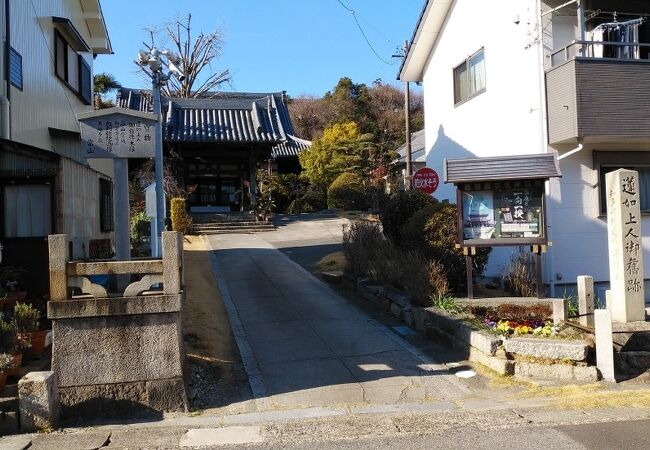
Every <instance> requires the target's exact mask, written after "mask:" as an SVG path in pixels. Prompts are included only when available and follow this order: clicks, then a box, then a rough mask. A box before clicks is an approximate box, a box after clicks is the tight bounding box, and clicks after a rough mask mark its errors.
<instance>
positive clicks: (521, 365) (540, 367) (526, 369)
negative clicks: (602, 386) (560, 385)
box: [514, 362, 598, 382]
mask: <svg viewBox="0 0 650 450" xmlns="http://www.w3.org/2000/svg"><path fill="white" fill-rule="evenodd" d="M514 375H515V376H516V377H520V378H538V379H554V380H575V381H582V382H595V381H598V370H597V369H596V368H595V367H587V366H571V365H569V364H548V365H547V364H535V363H527V362H517V363H516V364H515V370H514Z"/></svg>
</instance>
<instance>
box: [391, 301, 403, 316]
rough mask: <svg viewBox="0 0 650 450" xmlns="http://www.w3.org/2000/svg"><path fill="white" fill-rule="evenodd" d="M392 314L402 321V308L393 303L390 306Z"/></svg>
mask: <svg viewBox="0 0 650 450" xmlns="http://www.w3.org/2000/svg"><path fill="white" fill-rule="evenodd" d="M390 313H391V314H392V315H393V317H395V318H397V319H400V318H401V317H402V308H401V307H400V306H399V305H398V304H397V303H392V304H391V305H390Z"/></svg>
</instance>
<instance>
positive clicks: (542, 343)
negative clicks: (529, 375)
mask: <svg viewBox="0 0 650 450" xmlns="http://www.w3.org/2000/svg"><path fill="white" fill-rule="evenodd" d="M505 350H506V352H507V353H516V354H517V355H525V356H530V357H533V358H548V359H565V360H571V361H585V360H586V359H587V345H586V344H585V343H584V342H583V341H554V340H551V339H546V340H541V339H536V338H525V337H519V338H510V339H506V340H505Z"/></svg>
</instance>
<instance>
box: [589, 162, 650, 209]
mask: <svg viewBox="0 0 650 450" xmlns="http://www.w3.org/2000/svg"><path fill="white" fill-rule="evenodd" d="M593 160H594V165H593V167H594V170H595V171H596V174H597V178H598V179H597V182H596V185H595V188H596V189H598V195H597V199H598V206H597V215H598V216H599V217H606V216H607V192H606V191H605V190H606V185H605V174H606V173H607V172H603V170H602V169H603V168H610V169H614V170H617V169H629V170H636V171H638V169H640V168H641V169H650V152H648V151H619V150H611V151H601V150H594V151H593ZM609 172H611V171H609ZM640 176H641V174H639V177H640ZM648 203H650V200H648ZM642 204H643V201H642ZM649 206H650V205H649ZM641 214H642V215H644V216H646V215H650V207H649V208H648V209H641Z"/></svg>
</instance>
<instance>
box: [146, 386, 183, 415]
mask: <svg viewBox="0 0 650 450" xmlns="http://www.w3.org/2000/svg"><path fill="white" fill-rule="evenodd" d="M146 390H147V406H148V407H150V408H152V409H154V410H156V411H165V412H174V411H180V412H186V411H187V410H188V407H189V403H188V401H187V395H186V393H185V382H184V381H183V379H182V378H176V379H173V380H152V381H147V383H146Z"/></svg>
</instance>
